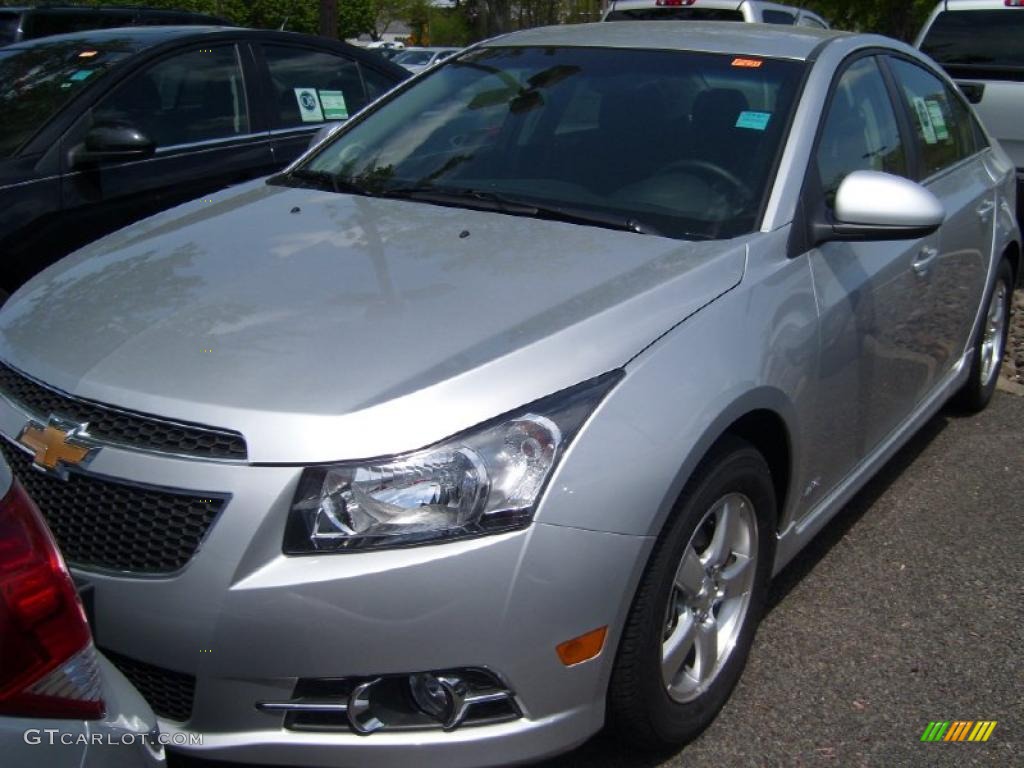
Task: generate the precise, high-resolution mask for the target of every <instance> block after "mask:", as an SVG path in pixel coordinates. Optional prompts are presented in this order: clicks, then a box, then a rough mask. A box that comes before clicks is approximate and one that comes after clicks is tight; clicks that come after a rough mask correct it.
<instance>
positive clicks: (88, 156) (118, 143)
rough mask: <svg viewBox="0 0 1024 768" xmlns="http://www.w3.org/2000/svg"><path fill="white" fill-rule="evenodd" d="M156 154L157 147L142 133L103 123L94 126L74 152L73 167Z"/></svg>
mask: <svg viewBox="0 0 1024 768" xmlns="http://www.w3.org/2000/svg"><path fill="white" fill-rule="evenodd" d="M155 151H156V143H155V142H154V141H153V140H152V139H151V138H150V137H149V136H147V135H146V134H145V133H144V132H143V131H142V130H141V129H139V128H136V127H135V126H134V125H131V124H129V123H116V124H111V123H106V124H102V125H97V126H94V127H93V128H91V129H90V130H89V132H88V133H87V134H85V140H84V141H83V142H82V144H81V145H80V146H78V147H76V148H75V150H74V154H73V157H72V162H73V163H74V165H86V164H90V163H102V162H112V161H117V160H139V159H141V158H144V157H149V156H150V155H152V154H153V153H154V152H155Z"/></svg>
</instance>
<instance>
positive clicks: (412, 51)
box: [392, 48, 459, 74]
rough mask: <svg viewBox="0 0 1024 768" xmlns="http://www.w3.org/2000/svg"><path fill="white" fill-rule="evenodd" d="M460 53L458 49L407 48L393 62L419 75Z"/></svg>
mask: <svg viewBox="0 0 1024 768" xmlns="http://www.w3.org/2000/svg"><path fill="white" fill-rule="evenodd" d="M458 52H459V49H458V48H406V49H405V50H404V51H402V52H401V53H399V54H398V55H397V56H395V57H394V58H393V59H392V61H394V62H395V64H399V65H401V66H403V67H405V68H406V69H408V70H409V71H410V72H412V73H413V74H417V73H419V72H422V71H423V70H424V69H427V68H428V67H432V66H434V65H435V64H437V63H439V62H441V61H444V60H445V59H447V58H448V57H449V56H452V55H453V54H456V53H458Z"/></svg>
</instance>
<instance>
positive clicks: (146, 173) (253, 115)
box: [62, 41, 275, 237]
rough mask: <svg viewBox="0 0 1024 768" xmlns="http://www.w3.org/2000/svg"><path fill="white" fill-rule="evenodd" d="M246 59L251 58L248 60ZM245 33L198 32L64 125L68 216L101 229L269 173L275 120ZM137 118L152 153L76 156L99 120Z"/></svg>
mask: <svg viewBox="0 0 1024 768" xmlns="http://www.w3.org/2000/svg"><path fill="white" fill-rule="evenodd" d="M246 59H249V63H248V64H247V62H246ZM251 73H252V65H251V53H250V51H249V48H248V46H247V45H246V44H244V43H243V42H241V41H239V42H231V41H227V42H225V41H220V42H216V43H201V42H196V43H192V44H190V45H188V46H187V47H184V48H178V49H175V50H173V51H172V52H169V53H167V54H165V55H163V56H161V57H160V58H158V59H157V60H156V61H151V62H148V63H146V64H145V65H144V66H142V67H141V68H140V69H139V70H138V71H136V72H135V73H133V74H132V75H131V76H130V77H128V78H127V79H126V80H123V81H121V82H120V83H119V84H118V85H117V86H115V87H114V88H113V89H112V91H111V92H110V93H109V94H108V95H107V96H105V97H104V98H103V99H102V100H100V101H99V102H98V103H97V104H96V105H95V106H94V107H93V108H91V109H90V110H88V112H86V113H85V114H84V115H83V116H82V117H81V118H80V119H79V120H78V121H77V122H76V124H75V125H74V126H73V127H72V128H71V129H70V130H69V131H68V132H67V133H66V134H65V136H64V140H63V141H64V146H63V150H64V151H63V156H64V159H65V163H66V172H65V174H64V178H63V181H62V193H63V205H64V209H65V221H66V223H67V225H68V226H75V227H80V228H81V229H82V231H83V232H88V233H89V234H90V235H91V236H93V237H98V236H99V235H101V234H105V233H106V232H109V231H111V230H113V229H117V228H119V227H122V226H125V225H126V224H128V223H130V222H132V221H135V220H137V219H139V218H142V217H144V216H148V215H150V214H153V213H155V212H157V211H160V210H164V209H166V208H169V207H171V206H174V205H177V204H179V203H182V202H185V201H187V200H192V199H195V198H197V197H201V196H202V195H206V194H209V193H211V192H214V191H216V190H218V189H221V188H223V187H226V186H229V185H232V184H237V183H239V182H242V181H246V180H248V179H252V178H256V177H259V176H262V175H266V174H267V173H270V172H271V171H272V170H273V169H274V167H275V165H274V158H273V155H272V152H271V147H270V138H269V136H268V134H267V131H266V126H265V125H262V124H261V123H260V122H259V121H260V119H261V116H260V115H259V113H258V112H257V111H255V110H253V109H252V108H251V104H252V101H253V94H252V93H251V91H250V90H249V89H248V88H247V82H248V80H249V79H251ZM124 123H127V124H130V125H132V126H134V127H136V128H138V129H139V130H141V131H142V132H143V133H145V134H146V135H148V136H149V137H150V138H151V139H152V141H153V142H154V143H155V145H156V150H155V152H154V153H153V154H152V155H151V156H149V157H146V158H143V159H136V160H130V161H108V162H98V163H90V164H76V162H75V156H76V150H77V148H80V147H81V146H82V144H83V142H84V140H85V136H86V134H87V133H88V132H89V130H90V129H92V128H93V127H95V126H102V125H117V124H124Z"/></svg>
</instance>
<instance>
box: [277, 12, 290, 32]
mask: <svg viewBox="0 0 1024 768" xmlns="http://www.w3.org/2000/svg"><path fill="white" fill-rule="evenodd" d="M288 18H289V17H288V16H285V17H284V21H282V22H281V26H280V27H278V28H277V31H278V32H284V25H285V24H287V23H288Z"/></svg>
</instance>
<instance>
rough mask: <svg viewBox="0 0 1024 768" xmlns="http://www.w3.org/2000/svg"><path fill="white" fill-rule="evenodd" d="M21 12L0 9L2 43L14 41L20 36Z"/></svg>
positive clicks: (0, 43)
mask: <svg viewBox="0 0 1024 768" xmlns="http://www.w3.org/2000/svg"><path fill="white" fill-rule="evenodd" d="M20 22H21V14H20V13H4V12H2V11H0V45H7V44H8V43H13V42H14V41H15V39H16V38H17V36H18V25H19V23H20Z"/></svg>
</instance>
